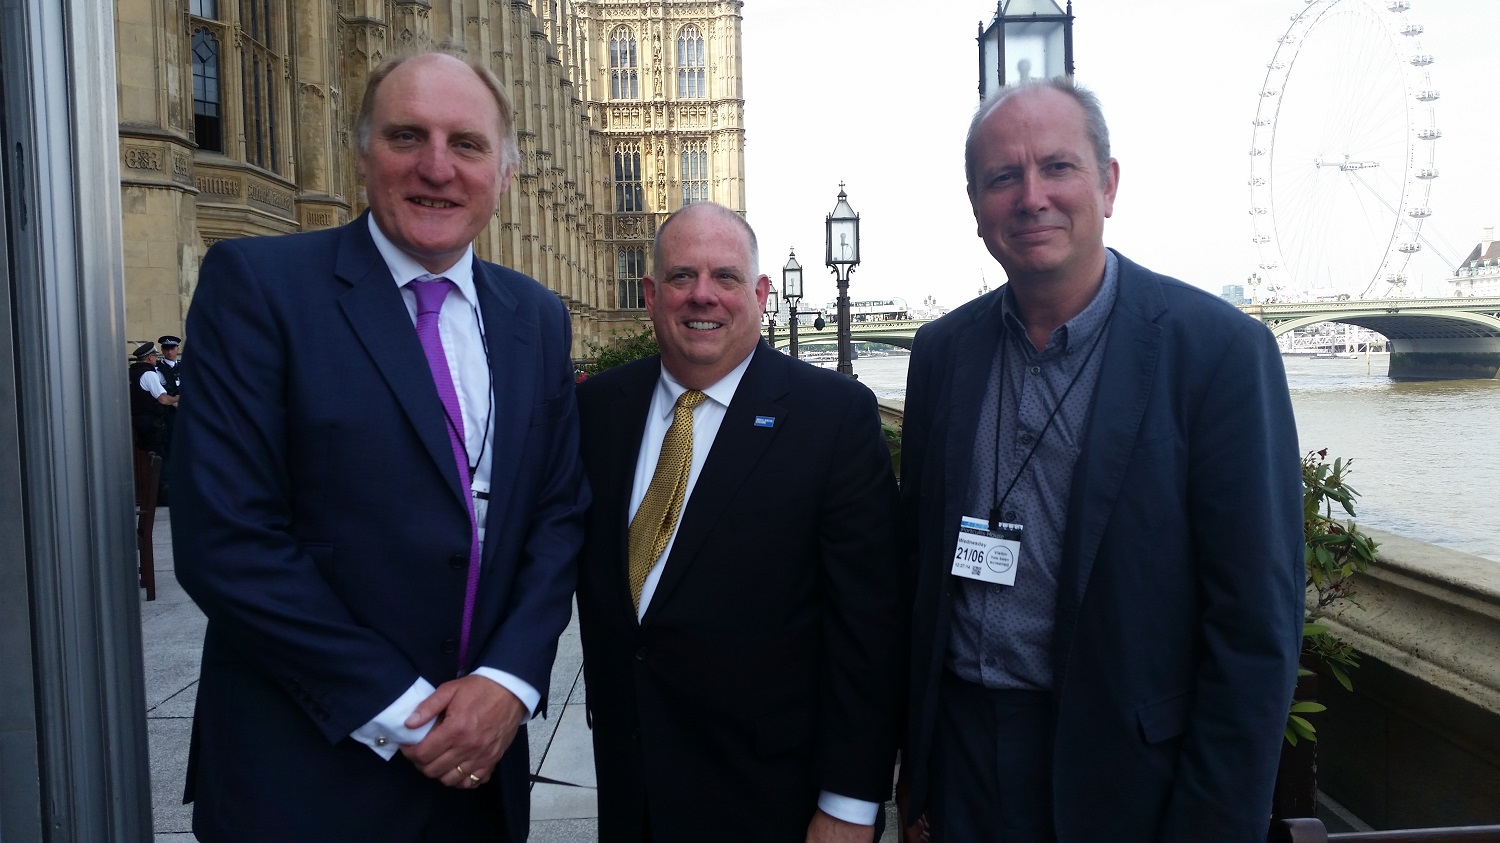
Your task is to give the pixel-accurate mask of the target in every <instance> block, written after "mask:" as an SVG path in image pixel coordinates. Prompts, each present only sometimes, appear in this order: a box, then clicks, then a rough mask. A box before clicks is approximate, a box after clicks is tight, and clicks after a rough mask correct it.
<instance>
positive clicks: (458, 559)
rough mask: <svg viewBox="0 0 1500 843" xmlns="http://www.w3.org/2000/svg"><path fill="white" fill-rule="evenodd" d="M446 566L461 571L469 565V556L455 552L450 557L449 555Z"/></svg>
mask: <svg viewBox="0 0 1500 843" xmlns="http://www.w3.org/2000/svg"><path fill="white" fill-rule="evenodd" d="M448 567H450V568H452V569H453V570H455V571H461V570H463V569H464V568H467V567H469V557H467V556H464V555H463V554H461V553H455V554H453V555H452V556H451V557H449V559H448Z"/></svg>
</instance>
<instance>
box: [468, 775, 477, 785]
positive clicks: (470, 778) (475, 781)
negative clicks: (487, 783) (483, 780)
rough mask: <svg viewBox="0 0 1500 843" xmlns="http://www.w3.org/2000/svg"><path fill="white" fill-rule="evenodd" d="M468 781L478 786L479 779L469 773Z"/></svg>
mask: <svg viewBox="0 0 1500 843" xmlns="http://www.w3.org/2000/svg"><path fill="white" fill-rule="evenodd" d="M469 781H471V782H473V783H474V784H476V785H477V784H479V777H478V776H476V775H474V774H473V773H470V774H469Z"/></svg>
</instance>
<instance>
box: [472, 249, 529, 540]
mask: <svg viewBox="0 0 1500 843" xmlns="http://www.w3.org/2000/svg"><path fill="white" fill-rule="evenodd" d="M474 290H475V295H476V296H477V297H478V299H479V312H480V316H481V318H482V319H483V322H484V342H485V349H486V354H487V357H488V361H487V362H488V363H489V367H490V384H491V389H492V393H491V396H490V400H491V401H493V402H494V404H493V411H492V412H490V413H489V415H490V418H491V419H493V421H492V424H493V426H494V433H493V435H492V436H491V439H490V443H489V447H490V453H491V457H490V504H489V517H488V519H487V522H486V530H487V531H488V530H490V529H494V530H502V529H506V526H507V525H505V523H504V522H505V520H506V518H507V517H508V516H509V515H510V514H511V512H512V510H513V506H512V497H513V495H514V492H515V484H514V483H511V482H508V478H510V477H513V476H514V474H515V469H516V466H517V465H519V464H520V462H521V460H520V454H521V453H522V449H524V448H526V447H527V435H528V433H529V432H530V430H529V428H530V426H531V407H530V406H522V407H517V406H514V405H515V404H516V403H518V402H519V403H524V404H528V405H529V403H530V401H531V398H532V396H534V395H536V394H537V384H536V379H537V377H538V376H539V371H538V370H539V368H540V367H538V366H536V365H535V358H536V355H538V354H540V353H541V352H540V349H538V348H537V346H536V340H537V335H538V334H539V332H540V331H539V326H538V325H537V324H536V323H535V322H534V321H531V320H530V319H529V318H528V315H526V314H523V313H522V312H521V311H520V310H519V308H518V307H517V306H516V299H515V296H514V295H513V294H512V293H511V291H510V290H509V289H507V288H506V287H505V285H504V283H503V282H502V281H501V279H500V278H499V277H498V273H497V272H496V270H495V269H494V268H493V267H491V266H490V265H489V264H486V263H485V262H484V261H481V260H479V258H478V257H475V258H474ZM488 535H494V534H493V533H488ZM500 544H501V543H500V542H495V541H486V542H485V548H486V555H489V554H490V553H493V552H496V549H497V548H498V547H499V546H500Z"/></svg>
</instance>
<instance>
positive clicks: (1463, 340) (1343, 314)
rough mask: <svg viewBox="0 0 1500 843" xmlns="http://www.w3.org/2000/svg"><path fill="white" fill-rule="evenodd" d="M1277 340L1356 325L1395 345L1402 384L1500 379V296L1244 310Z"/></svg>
mask: <svg viewBox="0 0 1500 843" xmlns="http://www.w3.org/2000/svg"><path fill="white" fill-rule="evenodd" d="M1240 309H1241V310H1243V311H1244V312H1245V313H1247V314H1249V315H1250V316H1253V317H1255V318H1256V319H1259V320H1260V321H1262V322H1264V323H1265V324H1266V325H1267V326H1269V327H1270V328H1271V333H1273V334H1275V335H1276V336H1281V335H1282V334H1286V333H1289V332H1291V331H1294V330H1296V329H1298V328H1305V327H1307V326H1309V325H1315V324H1318V323H1320V322H1338V323H1342V324H1345V325H1355V326H1357V327H1360V328H1366V329H1369V330H1371V331H1374V332H1376V333H1378V334H1381V335H1382V336H1384V337H1385V338H1386V339H1388V340H1390V343H1391V362H1390V371H1389V373H1388V374H1389V375H1390V377H1392V378H1396V379H1399V380H1453V379H1464V378H1495V377H1497V375H1500V296H1487V297H1459V298H1440V299H1350V300H1347V301H1319V302H1297V303H1284V304H1252V305H1244V306H1242V307H1241V308H1240Z"/></svg>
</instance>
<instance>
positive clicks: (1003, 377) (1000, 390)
mask: <svg viewBox="0 0 1500 843" xmlns="http://www.w3.org/2000/svg"><path fill="white" fill-rule="evenodd" d="M1113 317H1114V309H1113V308H1111V309H1110V312H1109V315H1108V316H1106V317H1104V324H1102V325H1100V326H1099V330H1098V332H1096V333H1095V334H1094V341H1093V342H1091V343H1089V351H1088V354H1085V355H1084V357H1083V363H1082V364H1080V365H1079V367H1078V371H1076V372H1074V373H1073V379H1072V380H1070V381H1068V388H1067V389H1065V390H1063V394H1062V397H1061V398H1058V399H1057V403H1056V404H1053V405H1052V412H1051V414H1049V415H1048V416H1047V423H1046V424H1044V425H1042V429H1041V431H1040V432H1039V433H1037V435H1036V438H1035V439H1032V440H1031V450H1029V451H1027V452H1026V458H1025V459H1023V460H1021V465H1020V467H1018V468H1017V469H1016V473H1015V476H1014V477H1011V478H1010V485H1008V486H1006V487H1005V494H1003V495H1002V494H1000V435H999V434H1000V428H1001V416H1000V408H1001V405H1002V404H1003V403H1004V399H1005V385H1006V383H1007V382H1008V381H1009V380H1010V371H1009V370H1008V369H1006V368H1005V354H1006V352H1007V351H1009V349H1008V347H1007V346H1009V345H1010V342H1011V339H1010V336H1011V330H1010V326H1009V325H1006V324H1004V323H1003V322H1002V323H1001V326H1002V331H1003V332H1002V333H1001V335H1000V382H999V383H998V384H996V385H995V497H996V498H997V500H996V501H995V505H994V506H992V507H990V532H994V531H996V530H998V529H1000V510H1001V509H1002V508H1003V507H1004V506H1005V501H1006V500H1008V499H1009V498H1010V493H1011V490H1013V489H1015V488H1016V481H1018V480H1020V479H1021V474H1022V473H1023V472H1025V471H1026V466H1028V465H1030V464H1031V458H1032V457H1033V456H1035V454H1036V449H1037V447H1038V446H1040V445H1041V444H1042V437H1043V436H1046V435H1047V431H1048V430H1049V429H1050V428H1051V427H1052V421H1053V420H1054V419H1056V418H1057V412H1058V410H1061V409H1062V406H1063V404H1064V403H1065V402H1066V401H1067V400H1068V395H1069V394H1071V393H1072V392H1073V387H1075V386H1077V385H1078V379H1079V378H1081V377H1083V373H1084V372H1086V371H1088V368H1089V361H1090V360H1092V359H1094V352H1095V351H1096V350H1098V348H1099V340H1101V339H1103V338H1104V334H1105V331H1106V330H1108V328H1109V320H1110V319H1111V318H1113ZM1027 341H1028V342H1029V341H1030V340H1027ZM1020 418H1021V417H1020V411H1019V409H1018V410H1017V413H1016V421H1017V424H1018V425H1019V423H1020Z"/></svg>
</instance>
